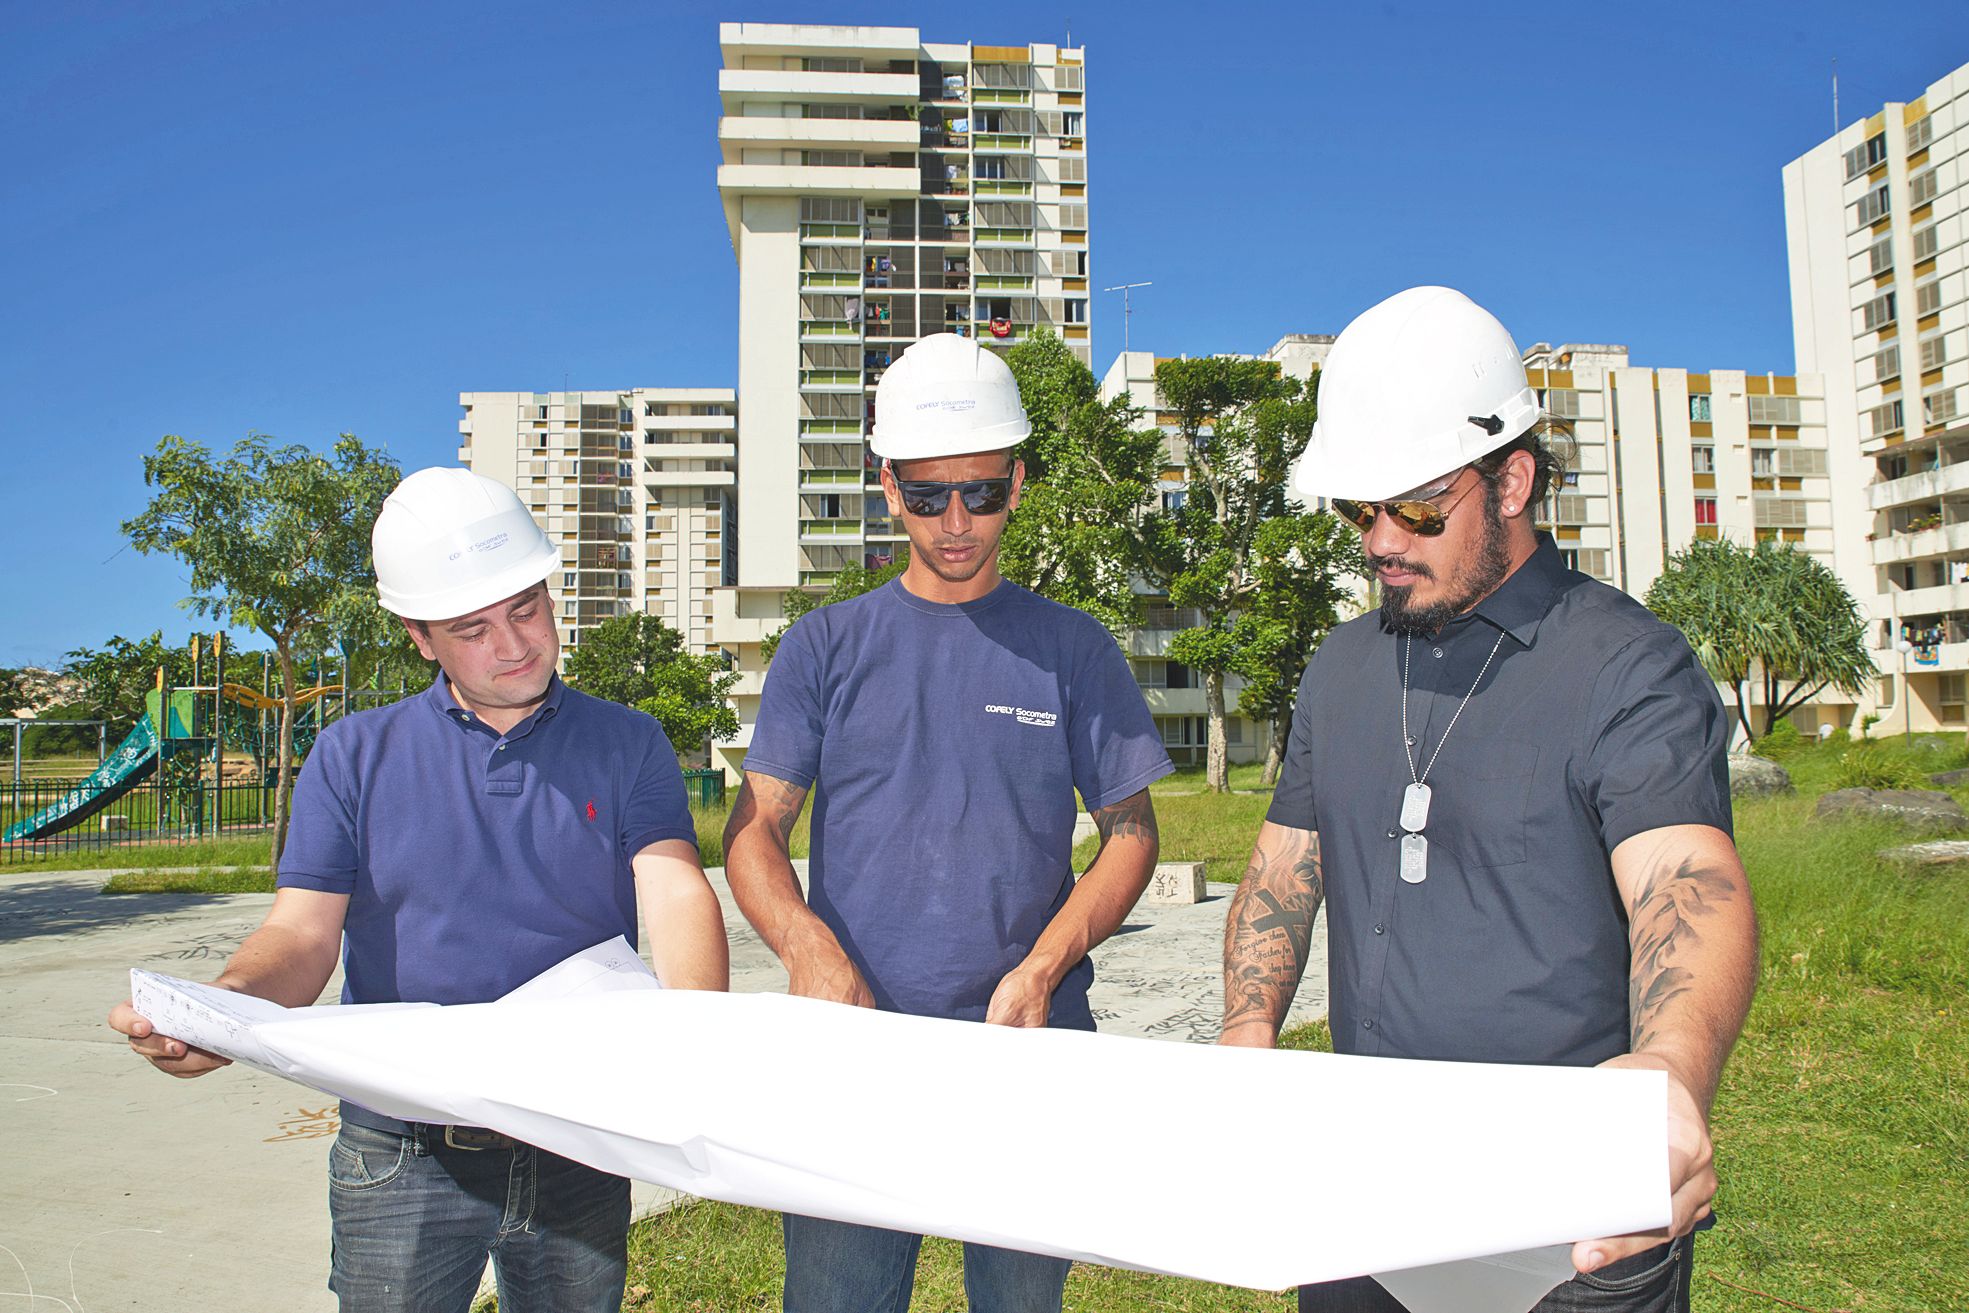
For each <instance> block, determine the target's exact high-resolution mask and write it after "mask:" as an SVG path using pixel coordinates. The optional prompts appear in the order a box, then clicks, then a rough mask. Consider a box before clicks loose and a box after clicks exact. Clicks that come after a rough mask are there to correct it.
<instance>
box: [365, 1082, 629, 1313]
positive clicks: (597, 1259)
mask: <svg viewBox="0 0 1969 1313" xmlns="http://www.w3.org/2000/svg"><path fill="white" fill-rule="evenodd" d="M328 1211H329V1215H330V1217H331V1219H332V1220H333V1224H334V1237H335V1251H334V1258H333V1260H332V1262H331V1263H330V1266H329V1275H328V1288H329V1289H330V1290H333V1291H334V1292H335V1293H336V1295H337V1296H339V1297H340V1299H341V1307H342V1313H466V1310H468V1309H469V1308H470V1307H471V1303H472V1296H473V1295H474V1294H475V1293H477V1291H478V1288H479V1279H480V1277H481V1276H483V1275H484V1273H485V1260H486V1255H488V1254H490V1255H491V1256H492V1262H493V1271H494V1274H495V1275H496V1276H497V1278H498V1281H499V1308H500V1313H545V1311H546V1310H564V1311H565V1313H590V1310H592V1311H593V1313H616V1310H617V1309H619V1308H620V1307H621V1306H622V1287H623V1282H624V1279H625V1277H626V1275H627V1272H628V1233H629V1182H628V1181H627V1180H625V1179H624V1178H622V1177H620V1176H610V1175H609V1174H607V1173H606V1172H598V1171H596V1170H595V1169H594V1168H592V1167H584V1166H583V1165H582V1164H580V1163H577V1162H571V1161H569V1160H568V1159H566V1158H561V1157H558V1156H556V1155H554V1154H551V1153H548V1152H546V1151H545V1150H543V1149H536V1148H534V1147H533V1146H532V1145H530V1144H512V1145H510V1146H509V1147H506V1148H493V1149H477V1150H473V1149H459V1148H453V1147H451V1146H449V1145H447V1144H445V1143H444V1141H443V1140H442V1139H441V1138H438V1136H436V1135H434V1134H433V1133H431V1132H429V1131H427V1130H426V1129H425V1128H423V1127H418V1128H416V1129H415V1131H414V1132H413V1133H411V1134H409V1135H398V1134H394V1133H392V1132H390V1131H380V1130H375V1129H373V1128H371V1127H368V1126H353V1125H350V1124H349V1123H348V1122H346V1121H345V1122H344V1123H343V1124H342V1131H341V1134H340V1135H338V1136H337V1137H336V1140H335V1144H334V1147H333V1148H331V1149H330V1150H329V1151H328Z"/></svg>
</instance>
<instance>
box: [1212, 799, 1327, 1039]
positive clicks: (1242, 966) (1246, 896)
mask: <svg viewBox="0 0 1969 1313" xmlns="http://www.w3.org/2000/svg"><path fill="white" fill-rule="evenodd" d="M1282 834H1283V836H1284V838H1283V840H1282V841H1275V842H1274V843H1273V844H1272V846H1270V847H1268V846H1267V839H1266V837H1261V838H1260V839H1259V841H1258V847H1257V848H1256V849H1255V850H1254V851H1253V852H1252V854H1251V865H1250V866H1249V867H1247V868H1246V869H1245V872H1244V879H1243V881H1242V882H1241V883H1240V884H1239V885H1238V890H1237V896H1236V897H1235V898H1233V899H1232V900H1231V912H1230V916H1229V917H1228V918H1227V920H1226V922H1225V926H1224V1026H1225V1028H1226V1029H1229V1028H1230V1027H1231V1026H1233V1025H1235V1024H1237V1023H1238V1022H1241V1021H1265V1022H1269V1023H1270V1024H1272V1025H1274V1026H1276V1025H1278V1024H1279V1022H1280V1021H1282V1020H1283V1019H1284V1017H1285V1010H1286V1008H1287V1007H1288V1006H1289V1005H1290V1004H1291V1002H1292V995H1293V993H1294V992H1295V991H1296V990H1297V989H1298V988H1299V978H1300V976H1301V975H1303V974H1304V973H1305V970H1306V954H1307V952H1308V950H1309V949H1310V947H1311V945H1312V939H1313V918H1314V917H1315V916H1316V915H1318V913H1319V907H1320V899H1321V898H1322V897H1323V896H1324V895H1325V893H1326V878H1325V876H1324V875H1323V874H1322V873H1321V870H1320V845H1319V835H1318V834H1316V833H1314V832H1312V831H1310V830H1293V829H1285V830H1282Z"/></svg>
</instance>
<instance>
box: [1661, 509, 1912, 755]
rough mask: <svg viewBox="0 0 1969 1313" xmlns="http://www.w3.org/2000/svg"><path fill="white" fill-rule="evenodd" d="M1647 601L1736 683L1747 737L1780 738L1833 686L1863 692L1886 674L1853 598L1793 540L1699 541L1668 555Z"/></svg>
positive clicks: (1708, 664) (1718, 675) (1714, 669)
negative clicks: (1799, 711) (1758, 718)
mask: <svg viewBox="0 0 1969 1313" xmlns="http://www.w3.org/2000/svg"><path fill="white" fill-rule="evenodd" d="M1647 604H1648V608H1649V609H1650V610H1651V611H1653V612H1654V613H1655V614H1656V615H1658V616H1660V617H1661V618H1662V619H1663V620H1666V621H1667V622H1668V623H1670V624H1672V625H1674V626H1675V627H1676V628H1678V629H1680V630H1681V631H1682V633H1683V634H1684V635H1686V636H1687V638H1688V640H1689V646H1690V647H1691V648H1693V649H1694V650H1695V654H1696V660H1697V661H1699V662H1701V663H1702V667H1703V669H1704V670H1707V671H1708V672H1709V674H1710V675H1711V677H1712V678H1714V679H1716V680H1718V681H1720V682H1722V683H1725V684H1728V685H1729V686H1730V690H1731V693H1732V695H1733V696H1734V698H1735V700H1736V710H1737V722H1738V723H1739V724H1740V725H1742V726H1743V733H1744V737H1745V738H1747V739H1753V740H1754V739H1756V738H1758V737H1759V736H1761V735H1763V734H1768V733H1770V732H1771V730H1772V728H1773V727H1774V726H1776V725H1777V723H1778V722H1779V721H1780V720H1782V719H1784V717H1785V716H1786V715H1788V714H1789V713H1790V712H1791V711H1792V710H1794V709H1795V708H1797V707H1799V706H1801V705H1803V704H1804V703H1805V702H1807V701H1809V700H1810V699H1812V698H1813V697H1815V696H1817V695H1818V694H1819V693H1821V692H1823V691H1824V690H1826V689H1828V688H1832V689H1837V690H1839V691H1840V692H1842V693H1858V692H1860V691H1861V690H1863V689H1864V688H1865V687H1866V686H1867V684H1868V683H1869V682H1871V681H1872V680H1873V679H1874V678H1875V677H1876V675H1877V674H1878V671H1877V670H1876V668H1875V666H1874V664H1873V658H1872V656H1871V654H1870V653H1869V652H1868V651H1867V645H1866V620H1865V618H1864V617H1863V616H1862V615H1861V614H1860V608H1859V606H1858V604H1857V603H1855V602H1854V601H1853V596H1852V594H1851V593H1848V592H1847V591H1846V586H1845V585H1844V584H1842V583H1840V582H1839V577H1838V576H1837V575H1835V574H1834V573H1833V572H1832V571H1831V570H1830V569H1828V568H1827V567H1826V566H1825V564H1824V563H1823V562H1821V561H1819V560H1818V559H1817V558H1816V557H1814V556H1810V555H1808V554H1807V553H1805V552H1802V551H1799V550H1798V549H1797V548H1796V547H1793V546H1792V545H1790V544H1788V543H1776V542H1760V543H1758V544H1757V545H1756V546H1755V547H1744V546H1742V545H1740V544H1738V543H1733V542H1731V541H1729V540H1728V539H1726V538H1718V539H1709V540H1698V541H1696V542H1693V543H1690V544H1689V545H1688V547H1686V548H1684V549H1683V550H1682V551H1679V552H1676V553H1675V554H1674V555H1673V556H1670V557H1669V558H1668V564H1667V568H1665V569H1664V570H1663V571H1662V572H1661V574H1660V575H1659V576H1658V577H1657V578H1656V579H1655V581H1654V583H1653V584H1651V585H1649V587H1648V595H1647ZM1752 681H1756V682H1757V683H1758V684H1759V685H1760V686H1761V688H1760V691H1761V692H1762V694H1763V702H1764V715H1763V724H1762V727H1761V728H1760V729H1758V730H1752V728H1751V725H1750V708H1749V705H1748V704H1749V693H1748V690H1749V687H1750V685H1751V683H1752Z"/></svg>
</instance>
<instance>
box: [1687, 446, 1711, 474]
mask: <svg viewBox="0 0 1969 1313" xmlns="http://www.w3.org/2000/svg"><path fill="white" fill-rule="evenodd" d="M1689 465H1690V466H1691V468H1693V469H1694V470H1695V472H1696V473H1697V474H1714V473H1715V472H1716V448H1714V447H1712V446H1710V445H1708V444H1707V443H1697V444H1696V445H1694V446H1692V447H1690V448H1689Z"/></svg>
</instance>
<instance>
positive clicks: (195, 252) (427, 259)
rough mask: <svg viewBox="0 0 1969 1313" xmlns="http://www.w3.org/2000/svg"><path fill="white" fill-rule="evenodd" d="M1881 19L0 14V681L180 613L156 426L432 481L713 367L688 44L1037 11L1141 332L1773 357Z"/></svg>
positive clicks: (1024, 28)
mask: <svg viewBox="0 0 1969 1313" xmlns="http://www.w3.org/2000/svg"><path fill="white" fill-rule="evenodd" d="M1895 9H1896V13H1895V18H1894V21H1892V22H1876V21H1872V20H1871V19H1869V18H1868V17H1867V16H1866V12H1865V11H1864V9H1862V8H1857V7H1855V6H1854V5H1853V4H1851V3H1850V0H1847V2H1845V3H1840V4H1831V3H1817V2H1814V3H1785V4H1747V5H1734V6H1722V7H1718V6H1714V5H1696V4H1686V5H1685V4H1655V5H1648V6H1635V5H1623V6H1611V5H1583V6H1574V7H1572V8H1571V9H1570V10H1568V11H1547V12H1545V13H1530V12H1526V13H1524V15H1523V16H1522V17H1520V16H1518V15H1517V14H1514V13H1511V12H1510V11H1507V10H1506V8H1505V7H1503V6H1499V5H1490V4H1474V3H1467V2H1465V3H1447V2H1443V3H1429V4H1395V3H1383V4H1375V3H1365V2H1363V0H1347V2H1346V3H1299V4H1289V5H1277V6H1257V5H1249V6H1245V5H1234V4H1233V5H1226V4H1218V5H1210V6H1198V5H1194V4H1162V3H1145V2H1137V3H1126V4H1122V3H1110V2H1108V0H1098V2H1097V0H1079V3H1073V2H1072V0H1067V3H1063V4H1060V5H1036V4H1027V3H1021V2H1020V0H1001V2H1000V3H996V4H993V5H989V6H983V7H971V8H969V9H960V8H958V7H945V6H937V7H930V6H918V5H901V4H861V3H847V2H843V3H837V4H832V5H825V6H823V5H807V4H784V3H782V4H777V5H765V6H758V7H750V8H747V7H736V8H734V7H728V6H724V5H719V6H712V5H707V4H701V3H696V2H695V0H693V2H691V3H678V4H667V5H657V4H633V5H632V4H616V3H584V2H581V0H559V2H557V3H551V4H549V3H504V2H502V0H481V2H479V3H471V4H466V3H427V4H389V5H382V4H366V3H344V4H337V5H328V4H322V3H315V4H299V3H287V4H274V3H256V2H253V0H233V2H231V3H216V2H200V0H174V2H173V3H170V4H158V3H154V2H145V3H135V2H131V0H94V2H91V3H54V4H42V3H32V2H31V0H0V31H4V33H5V39H4V41H0V123H4V124H5V127H4V130H0V152H4V158H5V162H6V165H7V167H6V168H5V169H4V172H3V173H0V271H3V272H4V280H3V281H0V286H3V287H4V288H5V290H6V298H5V304H6V306H7V308H8V311H9V313H8V314H7V315H6V317H5V325H4V327H0V384H4V389H5V396H6V397H7V406H6V408H5V411H4V415H3V416H0V440H4V442H5V444H6V446H5V449H6V451H7V453H8V456H9V472H10V474H11V477H10V478H9V479H8V480H7V489H6V491H7V496H6V498H5V500H4V502H0V559H4V560H5V561H7V562H8V563H9V567H10V568H8V569H6V570H5V571H4V572H0V664H4V665H14V664H21V663H25V662H51V661H55V660H57V659H59V657H60V656H61V654H62V653H63V652H64V651H66V650H67V649H70V648H73V647H76V646H78V645H82V644H88V645H92V646H93V645H97V644H100V643H101V642H103V641H104V640H105V639H107V638H108V637H109V636H110V635H112V634H117V633H121V634H125V635H137V634H141V633H148V632H149V631H150V630H152V629H154V628H160V627H161V628H163V630H164V631H165V634H166V636H167V637H169V638H179V637H182V636H183V635H184V634H186V633H187V632H189V630H190V629H191V628H192V625H191V622H190V621H189V619H188V618H187V617H186V616H185V614H184V613H183V612H182V611H181V610H179V608H178V606H177V602H178V600H179V599H180V598H181V597H183V596H184V594H185V593H186V591H187V585H186V583H185V580H184V577H183V571H182V569H181V567H179V566H178V565H177V563H176V562H174V561H170V560H168V559H158V558H144V557H141V556H138V555H137V554H136V553H135V552H134V551H132V550H130V549H129V548H128V546H127V545H126V544H125V542H124V540H123V537H122V535H121V533H120V531H119V528H118V526H119V524H120V523H121V522H122V521H123V520H125V519H127V518H129V517H130V516H131V515H133V514H135V513H136V512H137V511H138V510H139V509H140V508H141V507H142V505H143V504H144V501H145V497H146V490H145V488H144V486H143V478H142V458H143V456H144V454H145V453H146V452H148V451H150V450H151V449H152V448H153V447H154V446H155V444H156V442H157V440H158V438H159V437H161V436H162V435H164V434H166V433H179V434H183V435H185V436H187V437H192V438H196V439H198V440H200V441H203V442H205V443H207V444H209V445H211V446H213V447H215V448H225V447H229V446H230V445H231V444H232V442H233V441H234V440H235V439H237V438H238V437H241V436H243V435H244V434H246V433H248V432H250V431H254V430H258V431H261V432H265V433H270V434H273V435H275V436H276V437H278V438H280V439H282V440H286V441H293V442H302V443H307V444H310V445H316V446H323V445H326V444H327V443H329V442H332V441H333V439H334V436H335V435H336V434H337V433H339V432H342V431H345V430H346V431H349V432H353V433H356V434H358V435H360V436H361V437H363V438H364V439H366V440H368V441H370V442H372V443H383V444H387V445H388V447H389V448H390V450H391V451H392V452H393V453H394V454H395V455H396V456H397V457H398V458H399V459H400V460H401V461H402V462H403V463H404V465H405V466H406V467H407V468H414V467H416V466H420V465H426V464H435V463H450V462H451V461H453V460H454V459H455V449H456V430H457V420H458V409H457V393H458V392H460V391H470V390H518V389H543V390H544V389H553V388H560V387H562V386H564V385H565V386H571V387H576V388H607V387H632V386H677V385H730V384H732V383H734V382H735V381H736V378H735V373H736V365H735V361H736V349H735V336H736V332H737V305H736V286H737V280H736V271H735V265H734V262H733V259H732V252H731V246H730V243H729V241H728V239H727V237H726V233H725V227H724V221H723V217H722V213H721V211H720V208H719V204H718V198H717V193H716V188H715V169H716V165H717V144H716V139H715V133H716V120H717V115H718V98H717V67H718V62H719V54H718V44H717V25H718V22H719V20H720V19H736V18H744V19H753V20H759V21H775V22H777V21H807V22H861V23H894V24H916V25H919V26H922V27H923V31H924V35H925V37H926V38H927V39H930V40H965V39H971V40H976V41H980V42H995V43H1006V44H1015V43H1023V42H1026V41H1030V40H1063V39H1064V38H1065V36H1066V34H1067V28H1068V24H1069V22H1070V23H1071V28H1072V34H1073V37H1074V39H1075V40H1076V41H1079V42H1082V43H1084V44H1085V45H1086V46H1087V49H1088V119H1087V123H1088V157H1089V165H1088V168H1089V183H1090V185H1089V201H1090V207H1091V220H1092V225H1093V231H1092V251H1093V265H1094V269H1093V274H1094V282H1095V285H1096V286H1097V287H1099V286H1104V285H1108V284H1113V283H1122V282H1135V281H1141V280H1152V281H1153V282H1154V283H1155V286H1154V287H1152V288H1149V289H1146V291H1145V292H1143V293H1141V294H1139V295H1138V297H1137V299H1136V302H1135V309H1136V313H1135V318H1134V325H1133V330H1132V332H1133V342H1134V345H1135V346H1137V347H1138V348H1149V349H1153V350H1156V351H1158V352H1161V353H1165V354H1174V353H1178V352H1189V353H1192V354H1198V353H1207V352H1211V351H1254V350H1262V349H1263V348H1264V347H1266V346H1268V345H1269V344H1270V343H1271V342H1273V341H1274V340H1275V339H1276V338H1277V337H1278V336H1279V335H1281V334H1283V333H1287V332H1335V331H1338V329H1339V328H1341V327H1342V326H1344V324H1345V323H1346V322H1347V320H1348V319H1349V318H1351V317H1352V316H1353V315H1354V314H1356V313H1358V312H1359V311H1360V310H1362V309H1364V308H1366V307H1367V306H1368V305H1370V304H1372V303H1373V302H1374V301H1376V300H1378V299H1380V298H1381V297H1382V296H1384V295H1386V294H1388V293H1390V292H1392V291H1395V290H1398V289H1399V288H1401V287H1404V286H1408V285H1411V284H1415V283H1420V282H1445V283H1450V284H1452V285H1455V286H1459V287H1462V288H1463V289H1465V290H1466V291H1468V292H1470V293H1471V294H1472V295H1473V296H1475V297H1476V298H1477V299H1479V300H1480V301H1483V302H1484V303H1485V304H1487V305H1489V306H1490V307H1491V308H1492V309H1493V310H1495V311H1496V312H1497V313H1498V314H1499V315H1500V316H1501V317H1502V318H1503V319H1504V321H1505V323H1506V324H1508V325H1509V326H1510V327H1511V328H1512V329H1513V331H1514V332H1515V333H1516V334H1517V336H1518V337H1519V339H1520V341H1523V342H1528V341H1532V340H1536V339H1540V338H1543V339H1547V340H1577V341H1601V342H1605V341H1614V342H1625V343H1627V344H1629V346H1630V347H1631V348H1632V349H1633V353H1634V358H1635V360H1636V362H1637V363H1641V364H1654V365H1680V366H1687V367H1692V368H1729V367H1738V368H1747V369H1752V370H1767V369H1768V370H1777V371H1785V370H1788V369H1789V368H1790V367H1791V359H1792V349H1791V330H1790V311H1789V304H1788V292H1787V285H1786V275H1785V261H1784V216H1783V206H1782V199H1781V193H1780V188H1779V170H1780V169H1781V168H1782V167H1783V165H1784V164H1785V163H1786V162H1787V161H1789V160H1791V159H1793V158H1794V157H1796V156H1797V155H1799V154H1801V153H1802V152H1804V151H1805V150H1807V149H1809V148H1810V147H1812V146H1813V145H1815V144H1816V143H1817V142H1819V141H1820V140H1822V139H1823V138H1824V137H1826V136H1827V135H1829V132H1830V127H1831V114H1832V110H1831V92H1830V84H1829V81H1830V80H1829V74H1830V70H1831V62H1832V61H1833V60H1834V59H1835V58H1836V59H1837V60H1838V63H1839V71H1840V87H1841V106H1842V109H1843V110H1844V117H1845V119H1846V121H1848V122H1851V121H1852V120H1853V119H1855V118H1858V117H1861V116H1863V115H1865V114H1867V113H1869V112H1871V111H1872V110H1874V109H1877V108H1878V107H1879V105H1880V104H1881V103H1882V102H1884V101H1886V100H1889V99H1892V100H1905V99H1911V98H1912V97H1914V96H1915V95H1917V94H1919V93H1920V91H1921V89H1922V88H1923V87H1925V86H1926V85H1927V84H1928V83H1929V82H1931V81H1934V80H1935V79H1936V78H1938V77H1940V76H1941V75H1943V74H1945V73H1946V72H1948V71H1949V70H1950V69H1951V68H1953V67H1955V66H1956V65H1958V64H1960V63H1962V62H1963V61H1965V60H1969V21H1965V19H1966V18H1969V11H1965V9H1964V7H1963V6H1962V5H1961V3H1960V2H1959V0H1902V3H1901V4H1899V5H1897V6H1895ZM939 15H943V16H939ZM1911 34H1918V35H1911ZM1119 300H1120V298H1119V297H1118V296H1108V297H1097V300H1096V305H1095V310H1094V315H1095V330H1094V354H1095V368H1096V371H1097V372H1099V371H1101V370H1103V369H1105V368H1106V365H1107V363H1108V362H1109V361H1110V360H1111V359H1112V357H1113V355H1114V353H1115V352H1116V351H1117V350H1119V349H1120V345H1121V314H1120V305H1119Z"/></svg>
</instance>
